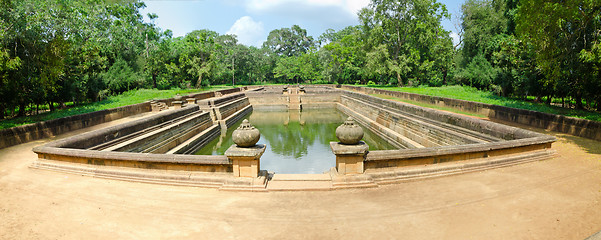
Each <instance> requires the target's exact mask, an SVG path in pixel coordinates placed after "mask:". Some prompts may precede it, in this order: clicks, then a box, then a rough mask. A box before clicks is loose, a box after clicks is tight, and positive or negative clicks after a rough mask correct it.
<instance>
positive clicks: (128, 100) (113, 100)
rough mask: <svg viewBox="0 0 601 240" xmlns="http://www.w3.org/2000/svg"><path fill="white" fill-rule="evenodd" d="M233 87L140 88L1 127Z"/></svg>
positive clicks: (1, 123)
mask: <svg viewBox="0 0 601 240" xmlns="http://www.w3.org/2000/svg"><path fill="white" fill-rule="evenodd" d="M226 88H231V87H228V86H212V87H209V88H202V89H174V90H156V89H139V90H132V91H127V92H124V93H122V94H120V95H117V96H111V97H109V98H108V99H106V100H103V101H99V102H94V103H88V104H83V105H78V106H75V107H71V108H67V109H60V110H56V111H53V112H45V113H42V114H38V115H32V116H25V117H19V118H11V119H6V120H2V121H0V129H5V128H11V127H16V126H21V125H25V124H30V123H36V122H43V121H48V120H52V119H57V118H62V117H68V116H73V115H78V114H83V113H90V112H95V111H100V110H105V109H111V108H116V107H122V106H127V105H132V104H137V103H142V102H145V101H148V100H152V99H164V98H171V97H173V96H175V94H181V95H184V94H186V95H187V94H189V93H197V92H206V91H215V90H220V89H226Z"/></svg>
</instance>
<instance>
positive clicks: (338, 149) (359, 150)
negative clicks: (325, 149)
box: [330, 141, 369, 155]
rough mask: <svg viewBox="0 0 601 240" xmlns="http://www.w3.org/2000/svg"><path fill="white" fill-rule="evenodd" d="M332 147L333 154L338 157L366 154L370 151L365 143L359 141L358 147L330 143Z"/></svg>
mask: <svg viewBox="0 0 601 240" xmlns="http://www.w3.org/2000/svg"><path fill="white" fill-rule="evenodd" d="M330 147H331V148H332V152H334V154H336V155H339V154H343V155H347V154H348V155H352V154H365V153H366V152H367V151H368V150H369V146H368V145H367V144H366V143H365V142H363V141H359V143H358V144H356V145H346V144H342V143H339V142H330Z"/></svg>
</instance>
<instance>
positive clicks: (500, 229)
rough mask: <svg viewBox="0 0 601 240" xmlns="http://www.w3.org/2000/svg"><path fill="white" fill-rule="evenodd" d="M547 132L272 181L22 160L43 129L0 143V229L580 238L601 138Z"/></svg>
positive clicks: (598, 224)
mask: <svg viewBox="0 0 601 240" xmlns="http://www.w3.org/2000/svg"><path fill="white" fill-rule="evenodd" d="M132 119H133V118H130V119H125V120H123V121H127V120H132ZM103 126H106V125H103ZM99 127H102V126H96V127H94V128H99ZM85 130H90V129H83V130H80V131H76V132H75V133H70V134H69V135H72V134H76V133H79V132H83V131H85ZM65 136H66V135H63V136H59V138H60V137H65ZM555 136H557V137H558V138H559V141H558V142H557V143H555V144H553V148H554V149H556V150H557V152H558V153H559V156H558V157H557V158H555V159H552V160H546V161H541V162H534V163H528V164H522V165H518V166H512V167H507V168H501V169H495V170H488V171H483V172H476V173H468V174H462V175H458V176H451V177H442V178H436V179H429V180H423V181H416V182H407V183H400V184H394V185H387V186H383V187H380V188H376V189H352V190H340V191H329V192H269V193H245V192H221V191H218V190H214V189H203V188H193V187H174V186H163V185H154V184H143V183H132V182H124V181H117V180H107V179H98V178H92V177H85V176H79V175H72V174H63V173H57V172H50V171H43V170H35V169H30V168H28V166H29V165H30V164H31V163H32V161H33V160H34V159H35V157H36V156H35V154H33V153H32V152H31V148H32V147H34V146H36V145H39V144H42V143H44V142H47V141H50V140H48V139H47V140H40V141H36V142H31V143H27V144H22V145H18V146H14V147H10V148H6V149H0V239H107V238H112V239H190V238H192V239H258V238H261V239H339V238H351V239H359V238H361V239H393V238H394V239H584V238H586V237H588V236H590V235H591V234H593V233H595V232H597V231H599V230H601V143H600V142H597V141H592V140H587V139H583V138H578V137H572V136H567V135H560V134H555Z"/></svg>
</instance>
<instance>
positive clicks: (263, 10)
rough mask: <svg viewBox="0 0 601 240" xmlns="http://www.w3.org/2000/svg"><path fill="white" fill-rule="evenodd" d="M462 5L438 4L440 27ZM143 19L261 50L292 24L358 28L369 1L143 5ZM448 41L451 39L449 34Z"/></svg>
mask: <svg viewBox="0 0 601 240" xmlns="http://www.w3.org/2000/svg"><path fill="white" fill-rule="evenodd" d="M464 1H465V0H439V2H441V3H443V4H445V5H446V6H447V10H448V11H449V13H451V15H452V17H451V20H449V19H447V20H444V21H443V23H442V24H443V27H444V28H445V29H447V30H449V31H453V32H455V31H456V30H455V27H454V25H453V23H452V21H454V20H452V19H454V18H456V16H457V15H458V14H459V13H460V10H461V4H463V2H464ZM144 2H145V3H146V6H147V7H146V8H145V9H142V11H141V12H142V14H144V15H146V13H156V14H157V15H158V16H159V18H158V19H156V20H155V24H157V25H158V26H159V27H160V28H161V29H163V30H166V29H170V30H172V31H173V36H174V37H178V36H184V35H186V33H189V32H191V31H193V30H197V29H209V30H213V31H215V32H218V33H219V34H236V35H237V36H238V41H239V42H240V43H242V44H245V45H253V46H260V45H261V44H262V43H263V41H265V39H267V35H269V32H270V31H271V30H274V29H280V28H284V27H290V26H292V25H294V24H297V25H299V26H301V27H302V28H304V29H307V33H308V34H309V35H310V36H313V37H314V38H317V37H319V36H320V35H321V34H322V33H323V32H324V31H325V30H326V29H328V28H332V29H334V30H340V29H342V28H344V27H347V26H351V25H357V24H359V21H358V18H357V14H356V12H357V11H358V10H359V9H361V8H362V7H365V6H367V4H368V3H369V0H221V1H218V0H198V1H193V0H185V1H167V0H146V1H144ZM452 36H456V35H455V34H454V33H452Z"/></svg>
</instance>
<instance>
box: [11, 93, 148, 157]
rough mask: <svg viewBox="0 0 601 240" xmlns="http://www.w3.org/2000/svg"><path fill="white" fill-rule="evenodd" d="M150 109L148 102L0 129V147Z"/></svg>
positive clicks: (50, 135) (46, 136)
mask: <svg viewBox="0 0 601 240" xmlns="http://www.w3.org/2000/svg"><path fill="white" fill-rule="evenodd" d="M149 111H150V103H149V102H144V103H139V104H134V105H129V106H123V107H118V108H112V109H107V110H101V111H96V112H91V113H84V114H79V115H75V116H69V117H64V118H58V119H53V120H48V121H44V122H39V123H32V124H27V125H23V126H18V127H13V128H8V129H2V130H0V148H5V147H9V146H14V145H17V144H21V143H26V142H29V141H33V140H37V139H43V138H48V137H52V136H55V135H59V134H62V133H66V132H69V131H74V130H77V129H81V128H86V127H90V126H94V125H97V124H101V123H105V122H110V121H113V120H117V119H120V118H124V117H128V116H133V115H137V114H141V113H145V112H149Z"/></svg>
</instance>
